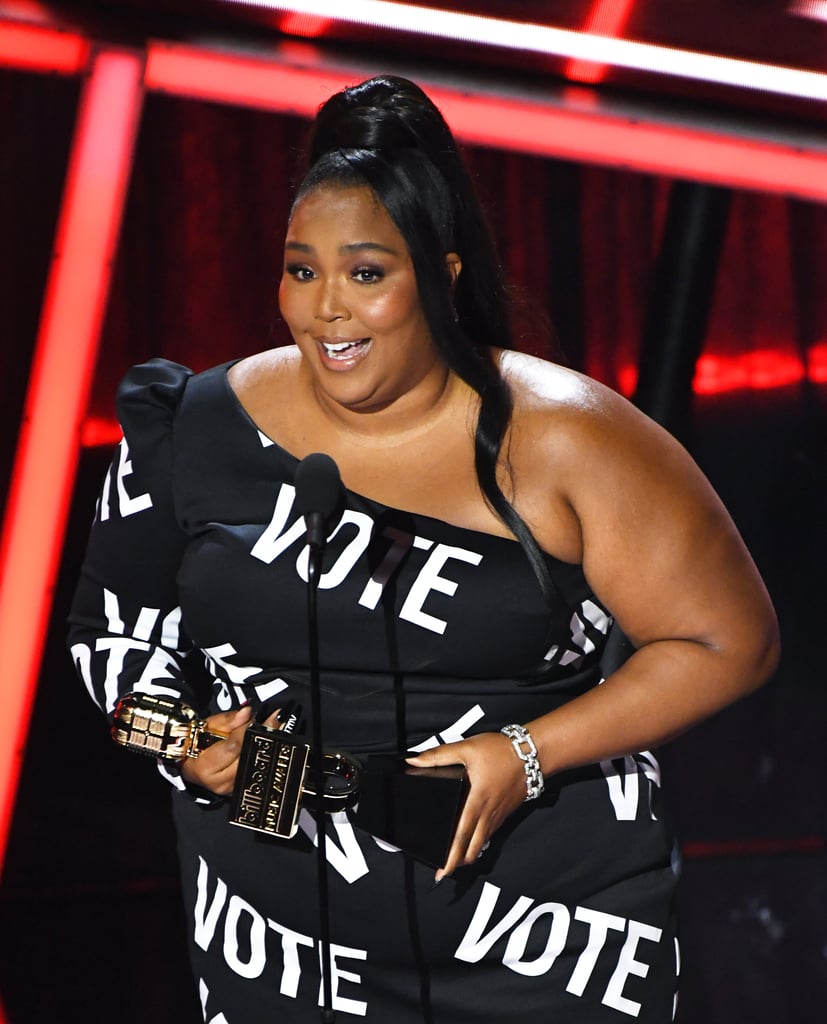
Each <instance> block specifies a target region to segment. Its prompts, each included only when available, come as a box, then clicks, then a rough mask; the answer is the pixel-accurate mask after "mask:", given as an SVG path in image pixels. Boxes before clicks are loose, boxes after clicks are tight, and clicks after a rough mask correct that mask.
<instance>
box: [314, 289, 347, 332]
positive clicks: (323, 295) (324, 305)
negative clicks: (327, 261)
mask: <svg viewBox="0 0 827 1024" xmlns="http://www.w3.org/2000/svg"><path fill="white" fill-rule="evenodd" d="M315 315H316V319H317V320H323V321H324V322H325V323H328V324H329V323H333V321H334V320H349V319H350V313H349V311H348V308H347V303H346V302H345V300H344V297H343V295H342V292H341V289H340V288H339V287H338V285H337V283H336V282H335V281H334V280H331V279H329V278H328V279H327V280H322V281H320V282H319V289H318V292H317V294H316V310H315Z"/></svg>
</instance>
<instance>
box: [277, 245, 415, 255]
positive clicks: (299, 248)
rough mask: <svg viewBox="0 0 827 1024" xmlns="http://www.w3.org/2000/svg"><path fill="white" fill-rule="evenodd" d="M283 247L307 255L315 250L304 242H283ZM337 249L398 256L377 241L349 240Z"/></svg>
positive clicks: (346, 251) (312, 253)
mask: <svg viewBox="0 0 827 1024" xmlns="http://www.w3.org/2000/svg"><path fill="white" fill-rule="evenodd" d="M284 248H285V249H290V250H291V251H293V252H302V253H307V254H308V255H314V254H315V252H316V250H315V248H314V247H313V246H312V245H306V244H305V243H304V242H285V245H284ZM339 251H340V252H344V253H350V252H365V251H370V252H385V253H387V254H388V255H389V256H398V255H399V253H398V252H397V250H396V249H391V248H389V247H388V246H387V245H380V244H379V242H350V243H349V244H348V245H340V246H339Z"/></svg>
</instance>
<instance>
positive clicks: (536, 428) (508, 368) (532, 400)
mask: <svg viewBox="0 0 827 1024" xmlns="http://www.w3.org/2000/svg"><path fill="white" fill-rule="evenodd" d="M499 358H500V368H501V372H502V373H503V376H504V377H505V379H506V380H507V382H508V384H509V386H510V388H511V391H512V394H513V397H514V419H513V439H512V440H513V444H514V446H515V447H516V448H520V447H523V446H526V445H527V446H528V447H530V448H531V449H533V450H535V451H536V452H537V453H538V454H540V455H541V456H542V458H543V459H546V460H548V459H549V458H551V459H553V460H554V463H555V467H556V469H557V470H559V469H560V468H561V464H562V463H565V462H566V461H567V460H572V461H573V465H574V468H577V469H580V470H582V469H583V468H584V461H590V460H591V459H597V460H598V461H604V460H607V459H608V458H610V457H611V458H613V459H617V458H618V457H620V459H621V461H623V454H624V450H625V451H627V452H628V456H629V457H630V458H632V459H636V458H637V457H640V456H641V455H645V454H646V453H650V454H651V453H652V452H654V451H657V450H660V449H662V448H663V447H665V448H667V449H673V448H674V449H675V450H676V451H677V450H680V445H678V443H677V442H676V441H675V440H674V439H673V438H671V437H670V435H669V434H667V433H666V431H664V430H662V429H661V428H660V427H659V426H657V424H655V423H654V422H653V421H652V420H650V419H649V418H648V417H647V416H645V415H644V414H643V413H641V412H640V411H639V410H638V409H636V408H635V406H634V405H632V403H631V402H629V401H628V400H627V399H625V398H624V397H623V396H622V395H619V394H618V393H617V392H616V391H613V390H612V389H611V388H609V387H607V386H606V385H605V384H601V383H600V382H599V381H596V380H593V379H592V378H590V377H587V376H585V375H584V374H582V373H578V372H577V371H576V370H571V369H568V368H567V367H564V366H560V365H558V364H556V363H551V362H548V361H546V360H544V359H538V358H537V357H536V356H530V355H527V354H525V353H520V352H502V353H501V354H500V357H499Z"/></svg>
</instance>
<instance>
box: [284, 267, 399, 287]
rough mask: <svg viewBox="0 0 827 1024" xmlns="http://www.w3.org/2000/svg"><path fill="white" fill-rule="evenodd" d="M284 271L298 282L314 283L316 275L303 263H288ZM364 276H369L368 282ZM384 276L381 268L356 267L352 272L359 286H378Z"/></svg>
mask: <svg viewBox="0 0 827 1024" xmlns="http://www.w3.org/2000/svg"><path fill="white" fill-rule="evenodd" d="M284 269H285V273H287V274H289V275H290V277H293V278H295V279H296V280H297V281H312V280H313V279H314V277H315V274H314V273H313V271H312V270H311V268H310V267H308V266H306V265H305V264H303V263H288V264H287V266H286V267H285V268H284ZM304 275H309V276H304ZM362 275H367V276H368V280H365V278H364V276H362ZM384 276H385V271H384V270H383V269H382V268H381V267H370V266H362V267H356V268H355V269H354V270H353V271H352V272H351V277H352V278H353V279H354V280H355V281H356V282H357V283H358V284H376V283H377V282H379V281H381V280H382V279H383V278H384Z"/></svg>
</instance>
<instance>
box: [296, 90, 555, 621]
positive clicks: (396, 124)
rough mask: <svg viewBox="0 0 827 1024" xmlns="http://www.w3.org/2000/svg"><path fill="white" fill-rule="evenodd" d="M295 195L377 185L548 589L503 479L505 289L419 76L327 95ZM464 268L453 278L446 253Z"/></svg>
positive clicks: (493, 501)
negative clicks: (499, 359) (476, 404)
mask: <svg viewBox="0 0 827 1024" xmlns="http://www.w3.org/2000/svg"><path fill="white" fill-rule="evenodd" d="M309 164H310V167H309V170H308V172H307V174H306V176H305V178H304V180H303V182H302V184H301V186H300V188H299V192H298V196H297V198H296V202H298V201H299V200H300V199H301V198H302V197H303V196H305V195H307V194H308V193H309V192H311V191H313V190H314V189H316V188H318V187H320V186H321V185H330V184H334V185H339V186H341V187H350V186H358V185H365V184H367V185H368V186H369V187H370V189H371V190H372V191H373V192H374V194H375V195H376V196H377V198H378V199H379V201H380V202H381V203H382V204H383V206H384V207H385V209H386V210H387V211H388V214H389V216H390V217H391V219H392V220H393V222H394V223H395V225H396V227H397V228H398V230H399V232H400V234H401V235H402V237H403V238H404V239H405V242H406V243H407V246H408V250H409V252H410V255H411V261H412V263H413V267H414V272H415V274H416V280H417V286H418V289H419V297H420V302H421V303H422V309H423V312H424V314H425V318H426V320H427V322H428V325H429V327H430V331H431V336H432V338H433V339H434V342H435V344H436V345H437V347H438V349H439V351H440V353H441V355H442V357H443V358H444V360H445V362H446V364H447V365H448V366H449V367H450V369H451V370H452V371H453V372H454V373H456V374H457V375H458V376H459V377H460V378H461V379H462V380H464V381H465V382H466V383H467V384H468V385H469V386H470V387H471V388H473V389H474V391H476V392H477V394H478V395H479V397H480V409H479V416H478V419H477V426H476V433H475V438H474V457H475V466H476V473H477V480H478V481H479V485H480V489H481V491H482V493H483V495H484V497H485V499H486V501H487V502H488V504H489V505H490V507H491V508H492V509H493V511H494V512H495V514H496V515H497V516H498V517H499V518H500V520H501V521H502V522H503V523H504V524H505V525H506V526H507V527H508V528H509V530H511V532H512V533H513V534H514V536H515V537H516V538H517V540H518V541H519V542H520V544H521V546H522V548H523V550H524V551H525V554H526V556H527V558H528V560H529V562H530V564H531V566H532V569H533V570H534V573H535V575H536V576H537V580H538V582H539V584H540V587H541V588H542V591H543V594H544V595H545V597H546V599H547V600H548V601H549V602H550V601H551V598H552V596H553V593H554V585H553V583H552V581H551V576H550V574H549V572H548V568H547V566H546V562H545V559H544V556H543V553H542V551H541V550H540V547H539V545H538V544H537V541H536V540H535V539H534V536H533V534H532V533H531V531H530V530H529V528H528V526H527V525H526V524H525V522H524V521H523V519H522V518H521V517H520V515H519V514H518V513H517V511H516V510H515V509H514V507H513V506H512V505H511V503H510V502H509V501H508V499H507V498H506V497H505V495H504V494H503V492H502V489H501V488H500V486H499V483H498V482H497V467H498V465H499V463H500V461H501V455H502V447H503V441H504V438H505V434H506V432H507V430H508V426H509V424H510V422H511V415H512V409H513V401H512V396H511V391H510V389H509V387H508V384H507V383H506V381H505V380H504V379H503V377H502V375H501V374H500V372H499V368H498V366H497V364H496V362H495V360H494V358H493V352H492V350H493V349H494V348H495V347H498V348H511V347H512V341H511V331H510V325H509V320H508V304H507V298H506V288H505V283H504V281H503V277H502V273H501V271H500V266H499V261H498V259H497V254H496V251H495V248H494V245H493V242H492V239H491V235H490V232H489V230H488V226H487V223H486V221H485V217H484V216H483V213H482V210H481V208H480V205H479V202H478V200H477V197H476V194H475V191H474V188H473V185H472V183H471V179H470V177H469V175H468V172H467V170H466V168H465V164H464V162H463V160H462V157H461V156H460V153H459V151H458V149H457V145H456V142H455V140H454V137H453V135H452V134H451V130H450V128H449V127H448V125H447V124H446V122H445V119H444V118H443V117H442V114H441V113H440V112H439V110H438V109H437V108H436V107H435V106H434V104H433V103H432V102H431V100H430V99H429V98H428V96H427V95H426V94H425V93H424V92H423V91H422V90H421V89H420V88H419V87H418V86H417V85H415V84H414V83H413V82H410V81H408V80H407V79H404V78H398V77H396V76H392V75H385V76H380V77H378V78H372V79H370V80H369V81H367V82H363V83H361V84H360V85H357V86H354V87H352V88H349V89H345V90H343V91H342V92H340V93H337V94H336V95H335V96H332V97H331V98H330V99H329V100H328V101H327V102H326V103H324V104H323V106H322V107H321V109H320V110H319V113H318V115H317V117H316V121H315V124H314V130H313V135H312V138H311V142H310V147H309ZM449 252H456V253H458V254H459V256H460V258H461V260H462V272H461V273H460V275H459V277H458V278H457V279H456V282H453V281H452V280H451V279H450V277H449V274H448V270H447V267H446V264H445V255H446V253H449Z"/></svg>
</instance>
